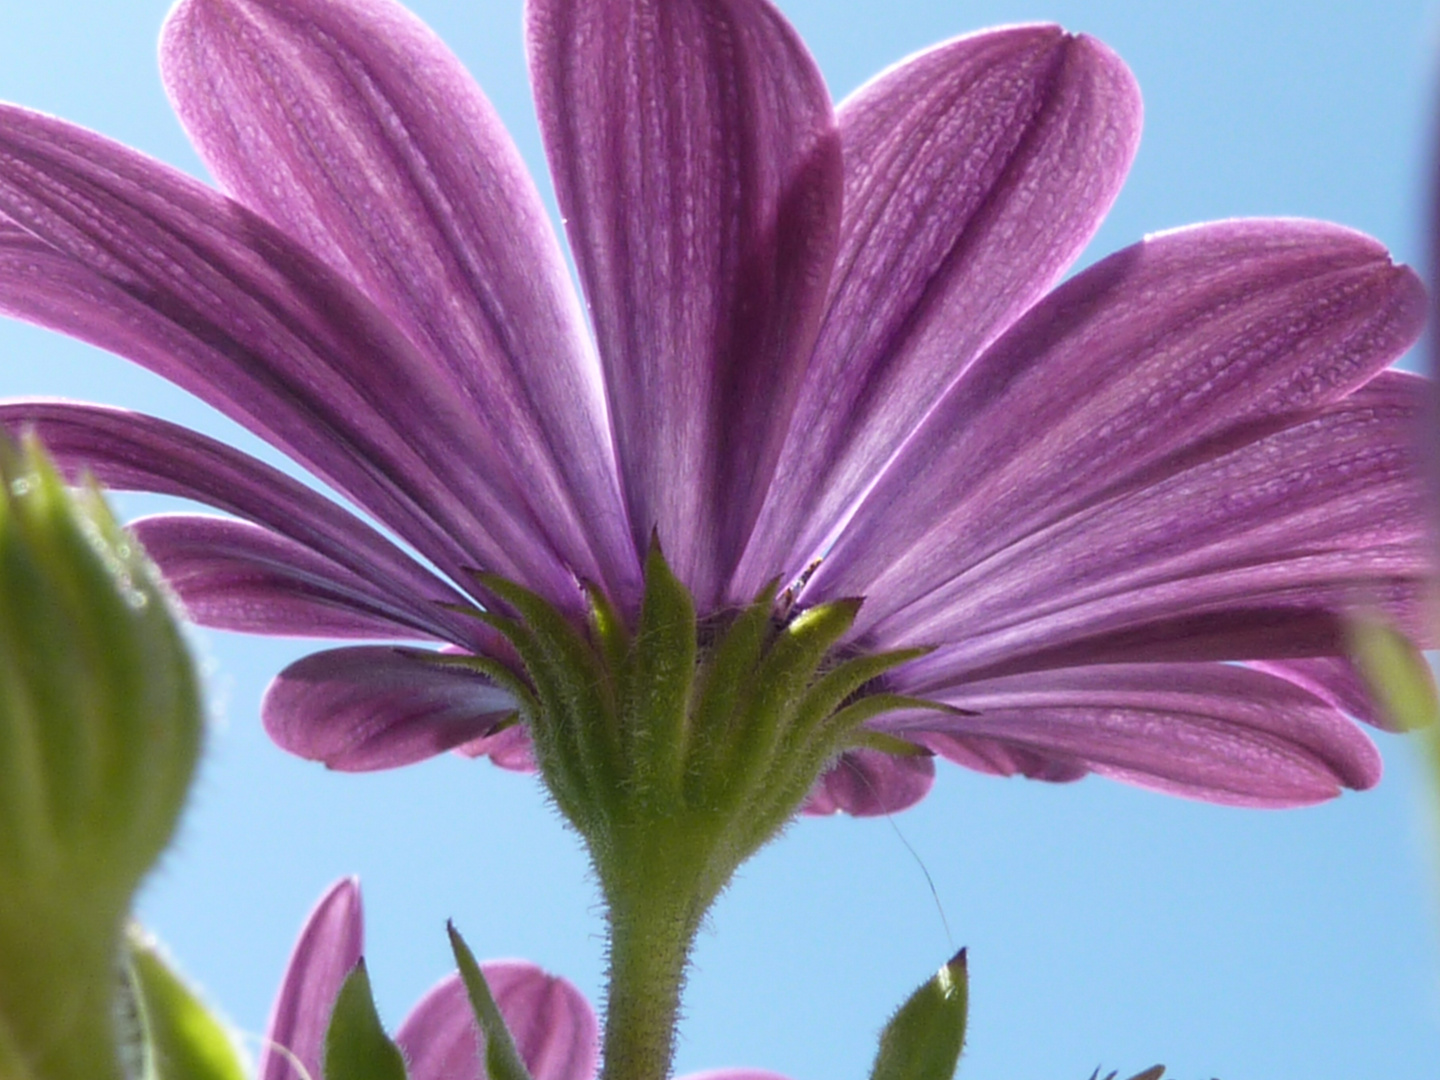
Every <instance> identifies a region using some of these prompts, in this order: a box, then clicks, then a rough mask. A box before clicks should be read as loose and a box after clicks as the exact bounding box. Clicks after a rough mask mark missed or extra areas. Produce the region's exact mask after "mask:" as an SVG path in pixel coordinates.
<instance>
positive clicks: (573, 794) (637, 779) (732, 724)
mask: <svg viewBox="0 0 1440 1080" xmlns="http://www.w3.org/2000/svg"><path fill="white" fill-rule="evenodd" d="M479 581H480V583H481V584H482V585H483V586H484V588H485V589H486V590H487V591H489V592H490V593H491V594H492V595H493V596H494V597H495V598H496V599H497V600H498V601H500V603H501V604H503V605H504V606H505V607H508V608H509V609H510V611H511V612H512V613H513V614H510V615H506V614H500V613H498V612H495V611H487V612H473V613H474V614H476V615H477V616H478V617H479V618H482V619H484V620H485V621H486V622H487V623H489V624H490V625H491V626H492V627H494V628H495V629H496V630H498V631H499V632H500V633H501V634H503V635H504V636H505V638H506V639H507V640H508V641H509V643H510V645H511V646H512V647H513V648H514V651H515V654H516V656H517V657H518V658H519V660H520V664H521V665H522V667H523V675H521V674H517V673H516V672H514V671H512V670H510V669H508V668H506V667H505V666H504V665H501V664H499V663H497V662H494V661H490V660H485V659H469V658H467V660H466V661H462V662H466V663H470V664H472V665H473V666H474V667H476V668H477V669H478V670H480V671H482V672H484V673H485V674H487V675H488V676H490V677H491V678H492V679H494V680H496V681H497V682H498V683H500V684H501V685H503V686H505V687H506V688H507V689H509V690H510V691H511V692H512V693H513V694H514V695H515V697H516V699H517V701H518V702H519V708H520V712H521V713H522V714H523V716H524V719H525V721H526V723H527V724H528V726H529V730H530V735H531V738H532V740H533V742H534V746H535V756H536V760H537V762H538V764H539V766H540V772H541V774H542V775H543V777H544V779H545V783H546V785H547V786H548V787H549V790H550V792H551V794H552V796H553V797H554V799H555V803H556V805H557V806H558V807H559V809H560V810H561V812H562V813H563V814H564V815H565V817H566V818H568V819H569V821H570V822H571V823H572V824H573V825H574V827H575V828H576V829H577V830H578V831H579V833H580V834H581V836H583V837H584V839H585V842H586V844H587V846H588V847H589V850H590V854H591V858H592V860H593V862H594V865H595V870H596V874H597V876H598V878H599V881H600V885H601V888H602V890H603V892H604V895H605V900H606V904H607V907H608V914H609V921H610V929H611V950H610V952H611V955H610V960H611V980H610V998H609V1002H608V1017H609V1019H608V1022H607V1025H606V1045H605V1072H604V1080H661V1078H663V1077H664V1076H665V1075H666V1070H667V1069H668V1066H669V1061H670V1054H671V1048H672V1046H673V1038H674V1023H675V1017H676V1015H677V1013H676V1010H677V1008H678V999H679V993H680V986H681V983H682V982H683V980H684V972H685V967H686V964H687V962H688V958H689V951H690V946H691V943H692V942H693V939H694V935H695V932H696V930H698V928H699V925H700V920H701V918H702V917H703V916H704V914H705V912H706V910H707V909H708V908H709V907H710V904H711V903H712V902H713V901H714V899H715V898H716V896H718V895H719V893H720V892H721V890H722V889H724V887H725V885H726V884H727V883H728V882H729V880H730V878H731V876H732V875H733V873H734V872H735V870H736V868H737V867H739V865H740V864H741V863H742V862H744V861H745V860H746V859H747V858H749V857H750V855H752V854H753V853H754V852H755V851H756V850H757V849H758V848H760V847H761V846H762V845H764V844H765V843H766V842H767V841H768V840H770V839H771V838H772V837H774V836H775V835H776V834H777V833H778V832H779V831H780V830H781V829H782V828H783V827H784V825H785V823H786V822H788V821H789V820H790V819H791V818H792V817H793V816H794V814H795V812H796V811H797V810H798V809H799V808H800V806H801V804H802V803H803V802H804V800H805V797H806V795H807V794H808V793H809V791H810V789H811V788H812V786H813V785H814V783H815V781H816V779H817V778H818V777H819V776H820V774H821V773H822V772H823V771H824V770H825V769H826V768H827V767H828V766H829V765H830V764H831V763H832V762H833V761H834V760H835V759H836V757H837V756H838V755H839V754H840V753H841V752H842V751H843V750H845V749H846V748H847V747H850V746H856V745H868V746H874V747H876V748H878V749H881V750H884V751H887V752H892V753H911V752H918V750H917V748H915V747H913V746H911V745H910V744H908V743H905V742H904V741H903V740H900V739H896V738H894V737H893V736H880V737H879V738H878V740H877V739H876V738H874V737H872V733H869V732H866V731H864V730H863V729H862V728H861V725H862V724H863V723H864V722H865V721H867V720H869V719H871V718H872V717H874V716H876V715H878V714H879V713H881V712H884V711H887V710H891V709H898V708H927V709H933V708H937V707H942V706H936V705H934V704H933V703H931V702H926V701H920V700H916V699H913V698H907V697H901V696H899V695H895V694H888V693H883V692H873V693H871V692H867V691H868V690H869V688H870V687H871V686H873V684H874V683H875V680H877V679H878V678H879V677H880V676H881V675H883V674H884V673H885V672H887V671H889V670H890V669H891V668H894V667H896V666H897V665H899V664H902V663H905V662H906V661H908V660H912V659H915V658H917V657H919V656H922V655H924V654H925V653H926V652H927V651H928V650H925V649H905V650H897V651H893V652H887V653H881V654H877V655H872V656H852V657H847V656H844V655H841V654H840V653H839V652H838V651H837V645H838V644H839V642H840V641H841V639H842V638H843V637H844V635H845V634H846V632H847V631H848V630H849V629H850V627H851V626H852V625H853V624H854V621H855V616H856V614H857V612H858V611H859V608H860V601H859V600H855V599H842V600H835V601H831V602H830V603H825V604H820V605H817V606H815V607H813V608H809V609H808V610H805V611H803V612H801V613H799V614H798V615H796V616H795V617H793V618H789V617H782V616H780V615H778V614H777V613H776V593H777V587H776V586H775V585H773V584H772V585H771V586H769V587H767V588H766V589H764V590H762V591H761V593H760V595H759V596H757V597H756V598H755V600H754V601H753V602H752V603H750V604H748V605H746V606H744V607H742V608H740V609H739V610H734V611H729V612H726V613H724V614H723V615H721V616H714V617H705V618H697V616H696V611H695V603H694V600H693V598H692V597H691V595H690V592H689V590H688V589H686V587H685V585H684V584H683V583H682V582H681V581H680V580H679V579H678V578H677V577H676V576H675V575H674V573H673V572H672V571H671V570H670V567H669V565H668V564H667V563H666V561H665V558H664V556H663V554H662V553H661V551H660V547H659V544H658V543H654V542H652V544H651V547H650V551H649V553H648V555H647V557H646V561H645V591H644V595H643V597H642V600H641V604H640V611H639V613H638V615H637V616H636V617H635V619H634V620H633V625H629V624H627V621H626V619H625V618H624V617H623V616H622V614H621V613H620V612H618V611H617V610H616V609H615V608H614V606H613V605H612V604H611V603H610V601H609V599H608V598H607V597H605V596H604V595H603V594H602V593H600V592H599V591H598V590H591V591H590V597H589V598H590V611H589V619H588V625H586V626H583V627H582V626H577V625H576V624H575V623H574V622H572V621H571V620H570V619H568V618H567V617H566V616H565V615H563V614H561V613H560V612H559V611H557V610H556V609H555V608H553V607H552V606H551V605H550V604H549V603H548V602H546V601H545V600H543V599H542V598H540V597H539V596H537V595H535V594H534V593H532V592H530V591H529V590H527V589H524V588H521V587H520V586H518V585H515V584H513V583H512V582H509V581H506V580H504V579H503V578H498V577H495V576H493V575H481V576H480V577H479Z"/></svg>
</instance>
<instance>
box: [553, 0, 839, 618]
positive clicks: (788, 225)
mask: <svg viewBox="0 0 1440 1080" xmlns="http://www.w3.org/2000/svg"><path fill="white" fill-rule="evenodd" d="M527 30H528V41H529V51H530V66H531V73H532V77H533V81H534V86H535V96H536V104H537V108H538V110H539V114H540V125H541V130H542V133H543V135H544V137H545V146H546V150H547V152H548V154H549V158H550V164H551V171H552V173H553V174H554V178H555V189H556V195H557V196H558V198H559V201H560V209H561V213H562V215H563V216H564V218H565V222H566V227H567V229H568V231H569V235H570V240H571V247H572V249H573V250H574V252H575V261H576V265H577V268H578V270H579V273H580V280H581V283H582V284H583V285H584V288H585V293H586V296H587V297H588V299H589V302H590V311H591V316H592V320H593V323H594V326H595V333H596V336H597V339H598V343H599V347H600V356H601V360H602V362H603V365H604V370H605V378H606V383H607V386H608V389H609V395H610V406H611V410H612V414H613V419H614V428H615V433H616V442H617V451H618V454H619V458H620V469H621V477H622V481H623V483H624V488H625V494H626V500H627V509H628V511H629V514H630V524H631V528H632V530H633V535H634V537H635V541H636V546H637V550H643V549H644V547H645V545H646V544H648V542H649V537H650V534H651V531H652V530H654V529H658V531H659V535H660V538H661V540H662V541H663V542H664V544H665V551H666V554H667V556H668V557H669V559H670V561H671V564H672V565H673V566H674V567H675V569H676V572H677V573H678V574H679V575H680V577H681V578H682V579H683V580H684V581H685V582H686V584H687V585H689V586H690V588H691V589H692V591H693V592H694V593H695V597H696V600H697V602H698V603H699V604H700V606H701V607H702V608H709V607H713V606H714V605H715V603H716V601H717V599H718V597H719V595H720V590H721V589H722V588H723V587H724V585H725V582H726V579H727V578H728V576H729V574H730V571H731V570H732V569H733V566H734V562H735V560H736V559H737V558H738V557H739V554H740V550H741V548H742V546H743V544H744V542H745V540H746V538H747V536H748V533H749V530H750V527H751V525H752V523H753V522H754V520H755V516H756V514H757V513H758V512H759V509H760V500H761V499H762V498H763V497H764V492H765V488H766V482H767V480H768V478H769V477H770V475H771V474H772V472H773V470H774V467H775V461H776V457H777V456H778V454H779V451H780V443H781V440H782V438H783V436H784V432H785V421H786V419H787V418H788V416H789V414H790V411H791V408H792V406H793V404H794V401H795V398H796V394H797V393H798V391H799V388H800V381H801V378H802V376H803V374H804V371H805V367H806V364H807V362H808V359H809V356H810V349H811V345H812V343H813V341H814V336H815V330H816V325H817V322H818V319H819V316H820V311H821V306H822V303H823V300H824V296H825V287H826V282H827V280H828V278H829V274H830V266H831V262H832V260H833V257H834V250H835V243H836V237H837V234H838V228H839V211H840V203H841V164H840V149H839V141H838V137H837V136H836V133H835V129H834V121H833V117H832V114H831V109H830V100H829V95H828V93H827V91H826V89H825V85H824V82H823V81H822V79H821V77H820V73H819V71H818V70H817V69H816V67H815V65H814V62H813V61H812V60H811V58H810V56H809V54H808V53H807V52H806V51H805V48H804V45H803V44H802V43H801V42H800V40H799V38H798V37H797V36H796V34H795V32H794V30H793V29H792V28H791V27H790V26H789V24H788V23H786V22H785V21H784V19H783V18H782V17H781V16H780V15H779V13H778V12H776V11H775V9H774V8H773V7H771V6H770V5H769V4H768V3H766V2H764V0H584V2H582V0H530V2H529V3H528V5H527ZM622 58H623V59H622Z"/></svg>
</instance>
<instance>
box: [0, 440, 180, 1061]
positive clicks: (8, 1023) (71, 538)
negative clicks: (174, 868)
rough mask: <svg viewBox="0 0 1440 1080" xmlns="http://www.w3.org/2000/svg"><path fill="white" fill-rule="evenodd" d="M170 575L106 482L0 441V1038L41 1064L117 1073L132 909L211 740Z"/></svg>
mask: <svg viewBox="0 0 1440 1080" xmlns="http://www.w3.org/2000/svg"><path fill="white" fill-rule="evenodd" d="M157 581H158V579H157V578H156V576H155V575H154V572H153V570H152V568H151V566H150V564H149V563H148V561H147V560H146V558H145V556H144V553H143V552H142V551H141V550H140V548H139V547H138V545H136V544H135V542H134V541H133V540H132V539H131V538H130V537H129V536H127V535H126V534H125V532H124V531H123V530H122V529H121V528H120V527H119V526H118V525H117V524H116V522H115V519H114V518H113V517H112V516H111V515H110V512H109V510H108V509H107V508H106V506H105V503H104V501H103V500H102V499H101V498H100V496H99V494H98V493H97V492H96V491H94V490H81V491H78V492H71V491H68V490H67V489H66V488H65V486H64V483H63V481H62V480H61V479H60V477H59V475H58V474H57V473H56V472H55V470H54V469H53V468H52V467H51V465H50V464H49V462H48V461H47V460H46V458H45V456H44V454H43V452H42V451H41V450H40V449H39V447H38V445H36V444H27V445H26V446H25V447H24V448H23V449H17V448H15V447H14V446H13V445H10V444H8V443H5V444H0V1044H4V1049H5V1053H6V1055H7V1056H8V1055H13V1056H14V1057H15V1058H16V1059H17V1060H18V1061H20V1062H22V1063H23V1068H24V1070H25V1071H26V1072H28V1073H29V1074H31V1075H34V1076H36V1077H44V1078H45V1080H68V1078H71V1077H74V1078H76V1080H81V1078H83V1080H106V1078H108V1077H112V1076H113V1077H118V1076H120V1075H121V1066H120V1061H119V1056H118V1053H117V1050H116V1039H115V1030H114V1029H115V1024H114V1015H113V1014H114V1007H115V1006H114V1000H115V993H116V987H117V985H118V979H119V970H120V962H121V961H120V957H121V949H122V942H123V926H124V920H125V916H126V912H127V910H128V908H129V906H130V900H131V897H132V896H133V894H134V892H135V889H136V887H137V886H138V885H139V883H140V879H141V878H142V876H143V875H144V874H145V872H146V871H147V870H148V869H149V868H150V867H151V866H152V865H153V864H154V862H155V861H156V859H157V858H158V857H159V855H160V853H161V851H162V850H163V849H164V848H165V846H166V844H167V843H168V842H169V840H170V837H171V834H172V833H173V831H174V828H175V822H176V819H177V818H178V816H179V813H180V809H181V806H182V804H183V802H184V798H185V794H186V791H187V789H188V788H189V784H190V779H191V776H192V773H193V771H194V768H195V762H196V759H197V756H198V754H199V750H200V741H201V728H202V717H201V708H200V699H199V693H198V688H197V684H196V679H195V674H194V670H193V668H192V666H191V662H190V659H189V656H188V654H187V653H186V651H185V646H184V643H183V641H182V639H181V636H180V633H179V631H178V629H177V627H176V623H175V621H174V619H173V618H172V616H171V613H170V610H169V608H168V605H167V603H166V600H165V597H164V595H163V593H162V591H161V589H160V588H159V586H158V584H157ZM21 1075H25V1073H24V1072H22V1073H21Z"/></svg>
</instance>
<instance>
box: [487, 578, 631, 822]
mask: <svg viewBox="0 0 1440 1080" xmlns="http://www.w3.org/2000/svg"><path fill="white" fill-rule="evenodd" d="M475 579H476V580H477V581H478V582H479V583H480V584H481V585H482V586H483V587H484V588H486V589H488V590H489V591H490V592H492V593H494V594H495V595H496V596H497V597H499V598H500V599H501V600H502V601H504V602H505V603H506V604H509V605H510V607H512V608H514V609H515V611H516V612H518V613H519V615H520V618H521V619H522V620H523V623H517V622H515V621H513V620H508V619H505V618H503V617H501V616H497V615H495V614H493V613H489V612H487V613H486V617H485V621H486V622H488V623H489V624H490V625H491V626H493V627H494V628H495V629H496V630H497V631H499V632H500V633H502V634H504V635H505V636H506V637H507V638H508V639H509V640H510V643H511V645H512V646H514V648H515V651H516V652H517V653H519V654H520V659H521V662H522V663H524V665H525V669H526V671H527V672H528V673H529V675H530V678H531V681H532V682H534V684H535V689H536V692H537V693H538V695H539V697H540V704H541V706H542V708H541V710H540V715H539V716H537V717H536V718H535V719H534V722H533V723H532V725H531V734H532V736H533V737H534V739H535V744H536V751H537V753H538V754H539V755H541V756H542V757H543V756H544V755H545V754H547V753H550V752H552V748H551V747H550V746H547V745H546V744H547V743H551V742H553V743H554V744H555V750H554V752H555V753H556V754H558V757H559V758H562V759H565V760H566V761H568V762H575V763H577V764H578V765H579V767H580V772H579V775H578V776H576V775H574V773H573V771H572V775H571V777H570V779H569V782H571V783H579V784H582V785H583V788H582V789H581V790H578V791H577V792H576V793H575V794H576V800H575V801H576V805H577V806H585V805H589V804H591V803H593V802H595V800H597V799H602V800H603V799H604V798H605V797H606V795H607V794H608V793H610V792H612V791H615V790H616V789H617V788H619V787H620V786H621V783H622V780H623V773H622V771H621V768H620V737H619V721H618V717H617V713H616V693H617V690H616V687H615V685H614V682H613V681H612V679H611V677H610V673H609V672H608V671H607V670H606V669H605V665H604V664H603V663H602V661H601V658H600V657H599V656H598V655H596V653H595V650H594V649H592V648H591V646H590V643H589V642H588V641H586V640H585V638H584V636H583V635H582V634H581V633H580V631H579V630H577V629H576V628H575V627H574V626H572V625H571V624H570V621H569V620H568V619H567V618H565V616H564V615H562V614H561V613H560V612H559V611H557V610H556V609H555V608H554V607H553V606H551V604H550V603H549V601H547V600H546V599H545V598H544V597H542V596H540V595H539V594H538V593H535V592H532V591H531V590H529V589H527V588H525V587H523V586H521V585H516V584H514V583H513V582H510V581H506V580H505V579H504V578H502V577H498V576H497V575H495V574H485V573H477V574H476V575H475ZM581 724H583V725H584V726H585V730H583V731H582V730H579V725H581ZM542 768H543V764H542ZM562 782H564V781H562ZM587 816H588V815H587ZM577 826H578V827H579V828H581V830H582V832H583V831H588V830H589V828H590V827H591V824H590V823H588V822H586V821H583V820H581V821H578V822H577Z"/></svg>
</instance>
